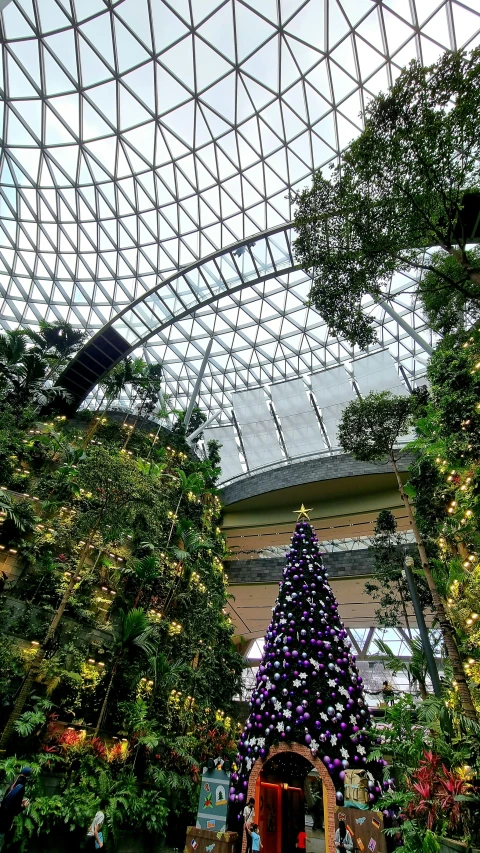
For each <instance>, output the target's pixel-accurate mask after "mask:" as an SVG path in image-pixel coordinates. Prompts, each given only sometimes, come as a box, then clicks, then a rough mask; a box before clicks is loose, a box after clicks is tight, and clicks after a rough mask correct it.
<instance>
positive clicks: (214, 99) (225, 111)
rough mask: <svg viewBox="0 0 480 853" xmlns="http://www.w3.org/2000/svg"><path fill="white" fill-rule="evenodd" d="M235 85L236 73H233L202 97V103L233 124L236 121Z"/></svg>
mask: <svg viewBox="0 0 480 853" xmlns="http://www.w3.org/2000/svg"><path fill="white" fill-rule="evenodd" d="M235 85H236V79H235V73H234V72H232V73H231V74H229V75H228V76H227V77H224V78H223V80H220V82H219V83H216V84H215V85H214V86H211V87H210V89H207V91H206V92H203V93H202V95H201V98H202V101H204V102H205V103H206V104H208V105H209V106H211V107H212V109H214V110H216V111H217V112H219V113H220V115H222V117H223V118H225V119H226V120H227V121H230V122H231V123H233V122H234V121H235Z"/></svg>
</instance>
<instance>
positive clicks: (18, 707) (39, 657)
mask: <svg viewBox="0 0 480 853" xmlns="http://www.w3.org/2000/svg"><path fill="white" fill-rule="evenodd" d="M96 530H97V527H95V528H94V530H92V531H91V533H90V536H89V539H88V542H87V543H86V544H85V547H84V549H83V551H82V553H81V556H80V560H79V562H78V564H77V567H76V569H75V570H74V571H73V572H72V577H71V578H70V581H69V584H68V586H67V588H66V590H65V592H64V593H63V596H62V600H61V602H60V604H59V606H58V608H57V610H56V613H55V616H54V617H53V619H52V621H51V622H50V625H49V626H48V629H47V632H46V634H45V637H44V638H43V642H42V645H41V646H39V648H38V650H37V652H36V654H35V657H34V658H33V660H32V663H31V664H30V669H29V670H28V672H27V674H26V676H25V679H24V682H23V684H22V686H21V688H20V691H19V693H18V695H17V698H16V700H15V704H14V706H13V708H12V711H11V713H10V716H9V718H8V720H7V723H6V725H5V728H4V730H3V732H2V736H1V738H0V754H2V753H3V752H4V751H5V747H6V746H7V744H8V741H9V740H10V738H11V736H12V734H13V731H14V728H15V723H16V722H17V720H18V718H19V717H20V715H21V714H22V712H23V709H24V707H25V703H26V702H27V700H28V697H29V696H30V693H31V691H32V687H33V684H34V682H35V680H36V678H37V676H38V673H39V671H40V667H41V665H42V662H43V660H44V658H45V655H46V653H47V649H48V644H49V642H50V640H51V639H52V638H53V636H54V634H55V631H56V630H57V628H58V626H59V624H60V622H61V619H62V616H63V614H64V612H65V608H66V606H67V604H68V602H69V601H70V598H71V596H72V593H73V590H74V588H75V584H76V583H77V580H78V578H79V573H80V572H81V570H82V568H83V566H84V564H85V560H86V558H87V554H88V551H89V547H90V545H91V542H92V539H93V537H94V535H95V533H96Z"/></svg>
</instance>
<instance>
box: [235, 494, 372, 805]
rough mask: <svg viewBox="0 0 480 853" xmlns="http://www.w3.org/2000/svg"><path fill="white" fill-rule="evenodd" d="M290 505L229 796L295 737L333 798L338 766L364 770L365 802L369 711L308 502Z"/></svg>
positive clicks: (341, 770) (238, 797)
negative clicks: (274, 749)
mask: <svg viewBox="0 0 480 853" xmlns="http://www.w3.org/2000/svg"><path fill="white" fill-rule="evenodd" d="M295 512H296V513H297V514H298V521H297V524H296V527H295V532H294V535H293V537H292V539H291V546H290V550H289V551H288V552H287V555H286V559H287V563H286V566H285V568H284V570H283V580H282V581H281V583H280V588H279V595H278V598H277V601H276V603H275V606H274V608H273V616H272V621H271V623H270V625H269V627H268V630H267V633H266V637H265V646H264V652H263V657H262V662H261V664H260V666H259V668H258V672H257V683H256V687H255V689H254V691H253V693H252V697H251V700H250V714H249V717H248V720H247V723H246V725H245V729H244V731H243V733H242V736H241V739H240V743H239V747H238V755H237V763H238V768H237V771H235V772H234V774H233V775H232V788H231V789H230V800H231V801H232V802H237V803H240V804H241V803H242V802H244V800H245V796H246V790H247V787H248V777H249V774H250V772H251V769H252V767H253V765H254V763H255V761H256V759H259V758H261V759H265V758H266V757H267V756H268V753H269V750H270V747H271V746H273V745H276V744H279V743H287V744H288V743H299V744H301V745H304V746H306V747H308V748H309V749H310V752H311V754H312V758H313V757H315V756H318V757H319V758H320V759H321V760H322V761H323V763H324V764H325V766H326V768H327V770H328V772H329V773H330V775H331V777H332V779H333V782H334V785H335V790H336V795H337V802H338V803H339V804H342V803H343V782H344V778H345V770H347V769H348V768H358V769H368V770H370V771H371V773H372V777H371V779H370V782H369V791H370V793H369V796H370V801H371V802H372V803H373V802H374V801H375V799H376V798H377V797H378V796H379V794H380V792H381V786H380V783H379V782H378V781H376V780H377V779H378V778H379V777H380V776H381V768H382V765H384V764H385V762H382V761H381V762H373V763H371V764H370V765H368V764H367V757H366V756H367V755H368V753H369V752H370V749H371V743H370V738H369V735H368V734H367V732H366V729H367V727H368V724H369V717H370V715H369V710H368V707H367V704H366V701H365V698H364V695H363V687H362V679H361V677H360V676H359V673H358V669H357V667H356V665H355V656H354V655H352V653H351V650H350V648H351V647H350V642H349V640H348V637H347V632H346V630H345V628H344V626H343V623H342V622H341V621H340V618H339V615H338V607H337V602H336V600H335V597H334V594H333V591H332V589H331V587H330V585H329V583H328V573H327V572H326V570H325V567H324V565H323V563H322V558H321V554H320V549H319V543H318V539H317V536H316V533H315V531H314V530H313V528H312V526H311V524H310V521H309V518H308V513H309V512H311V509H306V508H305V506H304V504H302V506H301V508H300V509H299V510H295Z"/></svg>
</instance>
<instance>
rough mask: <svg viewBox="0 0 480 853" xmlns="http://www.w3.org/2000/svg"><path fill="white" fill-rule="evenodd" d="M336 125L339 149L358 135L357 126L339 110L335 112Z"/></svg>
mask: <svg viewBox="0 0 480 853" xmlns="http://www.w3.org/2000/svg"><path fill="white" fill-rule="evenodd" d="M337 127H338V141H339V145H340V149H343V148H346V147H347V145H348V144H349V143H350V142H351V141H352V139H355V137H356V136H358V127H355V126H354V125H353V124H352V123H351V122H349V121H348V120H347V119H346V118H344V116H343V115H342V114H341V112H338V113H337Z"/></svg>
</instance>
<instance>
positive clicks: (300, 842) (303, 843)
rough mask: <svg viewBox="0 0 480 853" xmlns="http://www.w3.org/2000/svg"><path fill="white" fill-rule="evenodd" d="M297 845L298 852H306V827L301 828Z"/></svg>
mask: <svg viewBox="0 0 480 853" xmlns="http://www.w3.org/2000/svg"><path fill="white" fill-rule="evenodd" d="M295 846H296V850H297V853H305V848H306V846H307V833H306V832H305V830H304V829H301V830H300V832H299V833H298V835H297V842H296V845H295Z"/></svg>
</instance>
